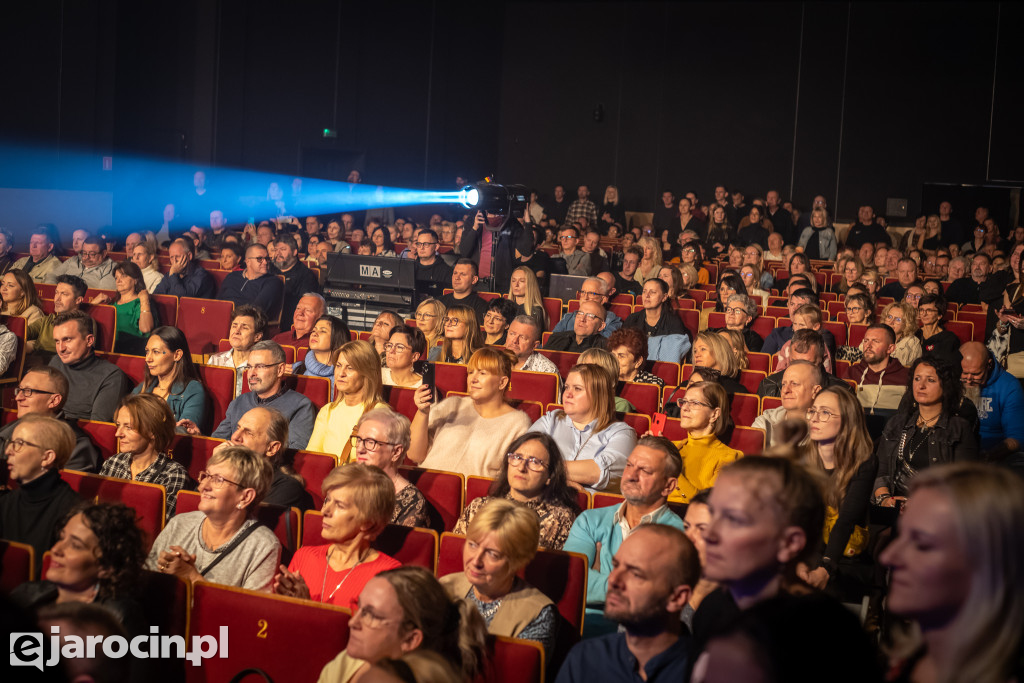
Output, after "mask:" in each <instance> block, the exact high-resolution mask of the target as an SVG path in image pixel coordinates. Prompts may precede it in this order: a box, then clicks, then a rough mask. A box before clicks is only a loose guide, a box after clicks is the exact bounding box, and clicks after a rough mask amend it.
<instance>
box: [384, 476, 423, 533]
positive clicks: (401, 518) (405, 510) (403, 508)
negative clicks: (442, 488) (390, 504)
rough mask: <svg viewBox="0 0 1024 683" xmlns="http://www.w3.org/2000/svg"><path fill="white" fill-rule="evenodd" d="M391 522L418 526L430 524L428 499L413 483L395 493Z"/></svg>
mask: <svg viewBox="0 0 1024 683" xmlns="http://www.w3.org/2000/svg"><path fill="white" fill-rule="evenodd" d="M391 523H392V524H399V525H401V526H418V527H428V526H429V525H430V514H429V513H428V512H427V499H426V498H424V497H423V494H422V493H420V490H419V489H418V488H416V487H415V486H413V485H412V484H409V485H407V486H406V487H405V488H404V489H402V490H401V491H399V492H398V493H396V494H395V511H394V512H393V513H391Z"/></svg>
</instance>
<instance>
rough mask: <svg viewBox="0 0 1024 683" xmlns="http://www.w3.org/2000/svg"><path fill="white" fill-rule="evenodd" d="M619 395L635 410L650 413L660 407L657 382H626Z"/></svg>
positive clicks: (645, 413)
mask: <svg viewBox="0 0 1024 683" xmlns="http://www.w3.org/2000/svg"><path fill="white" fill-rule="evenodd" d="M619 396H621V397H622V398H624V399H626V400H627V401H629V402H630V403H632V404H633V407H635V408H636V412H638V413H642V414H644V415H652V414H654V413H656V412H658V410H659V409H660V408H661V387H659V386H658V385H657V384H643V383H639V382H626V383H625V384H623V385H622V391H621V392H619Z"/></svg>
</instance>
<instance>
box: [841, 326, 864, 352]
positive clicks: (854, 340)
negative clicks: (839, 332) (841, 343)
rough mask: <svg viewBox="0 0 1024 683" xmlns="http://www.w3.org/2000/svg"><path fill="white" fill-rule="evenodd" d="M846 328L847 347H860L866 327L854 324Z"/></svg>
mask: <svg viewBox="0 0 1024 683" xmlns="http://www.w3.org/2000/svg"><path fill="white" fill-rule="evenodd" d="M847 328H848V332H847V337H846V344H847V346H853V347H858V346H860V343H861V342H862V341H864V333H865V332H867V331H868V326H867V325H864V324H861V323H856V324H854V325H848V326H847Z"/></svg>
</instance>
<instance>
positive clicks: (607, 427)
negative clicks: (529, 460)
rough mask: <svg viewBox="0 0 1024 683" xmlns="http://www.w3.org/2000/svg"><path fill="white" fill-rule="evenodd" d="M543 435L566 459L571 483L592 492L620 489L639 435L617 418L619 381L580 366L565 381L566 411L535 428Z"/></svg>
mask: <svg viewBox="0 0 1024 683" xmlns="http://www.w3.org/2000/svg"><path fill="white" fill-rule="evenodd" d="M530 431H531V432H543V433H544V434H547V435H548V436H550V437H551V438H552V439H554V441H555V443H556V444H557V445H558V448H559V450H560V451H561V452H562V454H563V455H564V456H565V460H566V466H567V467H568V472H569V480H570V481H571V482H575V483H576V484H578V485H580V486H582V487H585V488H586V489H588V490H590V491H603V490H605V489H606V488H608V486H609V485H617V483H618V480H619V479H621V478H622V471H623V469H624V468H625V466H626V458H627V457H629V454H630V452H631V451H632V450H633V446H634V444H636V432H635V431H633V428H632V427H630V426H629V425H627V424H626V423H625V422H619V421H617V420H616V417H615V381H614V378H613V377H612V376H611V375H610V374H609V373H608V371H607V370H605V369H604V368H602V367H600V366H598V365H586V364H584V365H576V366H575V367H573V368H572V369H571V370H569V374H568V375H567V376H566V379H565V389H564V390H563V391H562V409H561V410H553V411H551V412H548V413H545V414H544V416H543V417H541V418H540V419H539V420H537V421H536V422H535V423H534V424H533V426H532V427H531V428H530Z"/></svg>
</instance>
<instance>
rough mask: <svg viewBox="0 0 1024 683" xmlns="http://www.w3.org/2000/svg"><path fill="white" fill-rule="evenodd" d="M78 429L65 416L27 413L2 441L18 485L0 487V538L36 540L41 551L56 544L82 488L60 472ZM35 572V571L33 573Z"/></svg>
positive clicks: (32, 542) (12, 477)
mask: <svg viewBox="0 0 1024 683" xmlns="http://www.w3.org/2000/svg"><path fill="white" fill-rule="evenodd" d="M74 447H75V435H74V433H73V432H72V431H71V427H69V426H68V425H67V424H66V423H65V422H64V421H63V420H58V419H56V418H53V417H50V416H48V415H26V416H24V417H22V418H20V419H19V420H18V426H17V427H15V428H14V433H13V434H12V436H11V438H10V439H9V440H8V441H7V442H6V444H5V445H4V457H5V458H6V460H7V468H6V469H7V471H8V476H9V477H10V480H11V481H14V482H17V484H18V487H17V488H15V489H10V488H5V489H3V490H0V538H3V539H5V540H8V541H15V542H17V543H24V544H26V545H30V546H32V548H33V549H34V550H35V554H36V557H40V558H41V557H42V556H43V553H44V552H46V551H47V550H49V548H50V546H51V545H52V544H53V540H54V537H55V535H56V532H57V530H58V529H59V528H60V525H61V523H62V521H63V519H64V517H65V516H66V515H67V512H68V511H69V510H70V509H71V508H72V507H74V505H75V504H76V503H78V501H79V497H78V494H77V493H75V491H74V490H72V488H71V487H70V486H69V485H68V484H67V482H65V481H64V480H63V479H61V477H60V470H62V469H63V468H64V465H65V464H66V463H67V461H68V458H69V457H71V451H72V449H73V448H74ZM33 578H35V577H33Z"/></svg>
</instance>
